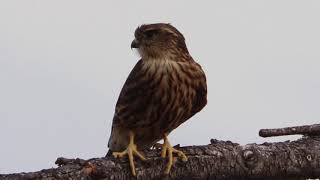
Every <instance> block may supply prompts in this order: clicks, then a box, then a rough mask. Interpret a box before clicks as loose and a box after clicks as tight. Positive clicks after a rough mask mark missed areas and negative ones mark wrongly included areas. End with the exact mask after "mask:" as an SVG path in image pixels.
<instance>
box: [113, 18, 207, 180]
mask: <svg viewBox="0 0 320 180" xmlns="http://www.w3.org/2000/svg"><path fill="white" fill-rule="evenodd" d="M134 36H135V39H134V40H133V41H132V43H131V48H136V49H137V50H138V52H139V55H140V56H141V59H140V60H139V61H138V62H137V64H136V65H135V66H134V68H133V69H132V71H131V73H130V74H129V76H128V78H127V80H126V82H125V84H124V86H123V88H122V90H121V92H120V95H119V98H118V101H117V104H116V108H115V113H114V117H113V123H112V130H111V136H110V139H109V143H108V147H109V152H110V153H111V152H112V154H113V156H114V157H116V158H121V157H124V156H128V159H129V162H130V167H131V172H132V174H133V175H134V176H135V175H136V171H135V165H134V156H137V157H138V158H140V159H141V160H145V157H144V156H143V154H142V153H140V152H139V151H142V150H146V149H149V148H151V147H152V146H153V145H155V144H156V143H157V142H158V141H159V140H161V139H163V140H164V142H163V144H162V145H161V148H162V149H161V156H162V157H163V158H166V157H168V163H167V165H166V169H165V173H166V174H168V173H169V172H170V169H171V167H172V164H173V155H174V154H175V155H177V156H178V157H179V158H181V159H182V160H183V161H187V157H186V155H185V154H184V153H183V152H182V151H180V150H178V149H175V148H173V147H172V146H171V144H170V142H169V140H168V135H169V134H170V132H172V131H173V130H174V129H176V128H177V127H179V125H181V124H182V123H184V122H185V121H187V120H188V119H190V118H191V117H192V116H193V115H195V114H196V113H197V112H199V111H200V110H201V109H202V108H203V107H204V106H205V105H206V104H207V84H206V76H205V73H204V71H203V70H202V68H201V66H200V65H199V64H198V63H197V62H195V60H194V59H193V58H192V57H191V55H190V54H189V51H188V49H187V46H186V43H185V38H184V36H183V35H182V34H181V33H180V32H179V31H178V30H177V29H176V28H175V27H173V26H172V25H171V24H165V23H157V24H144V25H141V26H140V27H138V28H137V29H136V30H135V33H134Z"/></svg>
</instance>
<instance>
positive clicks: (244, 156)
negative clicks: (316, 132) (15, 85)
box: [0, 127, 320, 180]
mask: <svg viewBox="0 0 320 180" xmlns="http://www.w3.org/2000/svg"><path fill="white" fill-rule="evenodd" d="M295 128H297V127H295ZM311 129H312V128H311ZM269 132H274V131H272V130H271V131H269ZM276 134H277V133H276ZM286 134H290V133H286ZM304 134H308V133H304ZM179 149H181V150H183V151H184V152H185V153H186V155H187V156H188V161H187V162H181V161H179V160H177V161H176V163H175V165H174V166H173V168H172V170H171V173H170V175H168V176H165V175H164V174H163V170H164V169H165V163H166V160H164V159H162V158H160V157H159V154H160V150H150V151H146V152H144V153H145V155H146V156H147V157H148V160H147V161H146V162H141V161H136V170H137V177H136V178H137V179H218V180H222V179H255V180H265V179H279V180H280V179H290V180H291V179H306V178H319V177H320V136H304V137H302V138H301V139H298V140H296V141H292V142H290V141H286V142H278V143H263V144H255V143H253V144H247V145H243V146H242V145H239V144H237V143H232V142H230V141H218V140H215V139H212V140H211V142H210V144H209V145H204V146H188V147H181V148H179ZM56 164H58V165H59V167H57V168H51V169H45V170H41V171H38V172H31V173H17V174H8V175H0V179H3V180H13V179H115V180H118V179H120V180H121V179H136V178H134V177H132V175H131V173H130V168H129V165H128V162H127V160H125V159H121V160H119V159H114V158H112V157H103V158H93V159H89V160H82V159H66V158H58V159H57V161H56Z"/></svg>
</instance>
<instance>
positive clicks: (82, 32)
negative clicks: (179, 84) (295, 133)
mask: <svg viewBox="0 0 320 180" xmlns="http://www.w3.org/2000/svg"><path fill="white" fill-rule="evenodd" d="M319 18H320V1H316V0H314V1H295V0H287V1H284V0H276V1H275V0H269V1H261V0H251V1H237V0H228V1H226V0H221V1H209V0H208V1H192V2H188V1H185V0H177V1H170V0H166V1H158V2H154V1H147V0H144V1H113V2H111V1H102V0H97V1H83V0H68V1H66V0H63V1H62V0H55V1H48V0H29V1H17V0H3V1H0V143H1V144H0V146H1V147H0V173H11V172H19V171H35V170H40V169H42V168H49V167H55V165H54V161H55V159H56V158H57V157H59V156H64V157H67V158H76V157H79V158H84V159H87V158H92V157H101V156H104V155H105V153H106V152H107V140H108V138H109V134H110V126H111V121H112V117H113V112H114V106H115V103H116V100H117V98H118V95H119V92H120V89H121V87H122V85H123V83H124V81H125V79H126V77H127V75H128V73H129V72H130V71H131V69H132V67H133V66H134V64H135V63H136V62H137V60H138V58H139V57H138V56H137V53H135V52H134V51H131V49H130V43H131V41H132V40H133V32H134V30H135V28H136V27H137V26H138V25H140V24H142V23H156V22H170V23H172V24H173V25H174V26H176V27H177V28H178V29H179V30H180V31H181V32H182V33H183V34H184V35H185V37H186V39H187V45H188V47H189V51H190V53H191V54H192V56H193V57H194V59H196V60H197V61H198V62H199V63H200V64H201V65H202V67H203V69H204V70H205V72H206V74H207V79H208V90H209V94H208V105H207V106H206V108H205V109H204V110H203V111H201V112H200V113H199V114H198V115H196V116H195V117H193V118H192V119H191V120H190V121H188V122H187V123H185V124H183V125H182V126H180V127H179V128H178V129H177V130H175V131H174V132H173V133H172V134H171V136H170V139H171V142H172V144H176V143H180V144H182V145H192V144H207V143H209V140H210V138H217V139H221V140H232V141H235V142H239V143H241V144H245V143H252V142H258V143H261V142H264V141H275V140H277V141H278V140H284V139H288V138H289V137H285V138H269V139H263V138H260V137H258V130H259V129H260V128H272V127H284V126H292V125H304V124H313V123H319V121H320V111H319V107H320V93H319V92H320V51H319V49H320V33H319V32H320V21H319ZM295 138H296V137H293V138H292V137H291V138H290V139H295Z"/></svg>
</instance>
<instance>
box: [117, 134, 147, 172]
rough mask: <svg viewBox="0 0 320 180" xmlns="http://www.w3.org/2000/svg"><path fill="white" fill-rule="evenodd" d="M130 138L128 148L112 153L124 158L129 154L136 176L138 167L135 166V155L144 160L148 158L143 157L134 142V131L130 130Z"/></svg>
mask: <svg viewBox="0 0 320 180" xmlns="http://www.w3.org/2000/svg"><path fill="white" fill-rule="evenodd" d="M129 138H130V141H129V144H128V147H127V149H126V150H124V151H122V152H113V153H112V155H113V156H114V157H115V158H122V157H124V156H125V155H128V159H129V162H130V167H131V172H132V175H133V176H136V168H135V166H134V162H133V156H134V155H136V156H138V157H139V158H140V159H141V160H143V161H144V160H146V158H145V157H143V155H142V154H141V153H140V152H139V151H138V149H137V145H135V144H134V133H133V132H132V131H130V132H129Z"/></svg>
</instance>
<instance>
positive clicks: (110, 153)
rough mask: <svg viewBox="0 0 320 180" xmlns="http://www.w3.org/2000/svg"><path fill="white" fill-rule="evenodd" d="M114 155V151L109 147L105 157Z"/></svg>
mask: <svg viewBox="0 0 320 180" xmlns="http://www.w3.org/2000/svg"><path fill="white" fill-rule="evenodd" d="M111 156H112V151H111V150H110V149H109V150H108V152H107V154H106V156H105V157H111Z"/></svg>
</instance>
